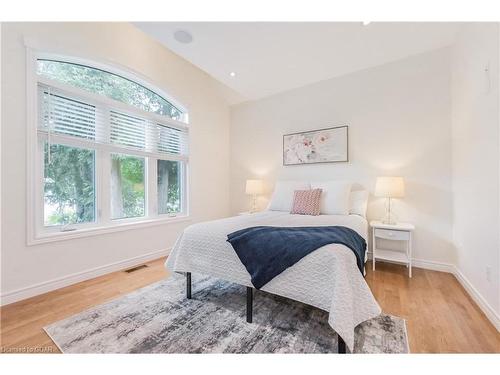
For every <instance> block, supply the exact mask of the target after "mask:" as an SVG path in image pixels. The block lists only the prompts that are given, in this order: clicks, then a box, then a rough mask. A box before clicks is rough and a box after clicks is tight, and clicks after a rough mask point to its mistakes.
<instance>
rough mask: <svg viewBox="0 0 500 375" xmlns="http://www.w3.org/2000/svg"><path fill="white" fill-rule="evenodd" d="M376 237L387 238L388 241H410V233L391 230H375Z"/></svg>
mask: <svg viewBox="0 0 500 375" xmlns="http://www.w3.org/2000/svg"><path fill="white" fill-rule="evenodd" d="M375 237H378V238H386V239H388V240H397V241H407V240H409V239H410V232H405V231H400V230H390V229H375Z"/></svg>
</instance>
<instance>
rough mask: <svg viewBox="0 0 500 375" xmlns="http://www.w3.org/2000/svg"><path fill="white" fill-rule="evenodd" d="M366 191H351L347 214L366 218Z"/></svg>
mask: <svg viewBox="0 0 500 375" xmlns="http://www.w3.org/2000/svg"><path fill="white" fill-rule="evenodd" d="M367 206H368V190H356V191H351V196H350V204H349V207H350V208H349V214H353V215H359V216H362V217H366V208H367Z"/></svg>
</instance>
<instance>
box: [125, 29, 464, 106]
mask: <svg viewBox="0 0 500 375" xmlns="http://www.w3.org/2000/svg"><path fill="white" fill-rule="evenodd" d="M135 25H136V26H137V27H138V28H140V29H141V30H143V31H144V32H146V33H147V34H149V35H150V36H151V37H153V38H155V39H156V40H158V41H159V42H160V43H162V44H163V45H165V46H166V47H167V48H169V49H170V50H172V51H174V52H175V53H177V54H178V55H180V56H182V57H183V58H185V59H186V60H188V61H190V62H191V63H192V64H194V65H196V66H198V67H199V68H200V69H202V70H204V71H206V72H207V73H208V74H210V75H211V76H213V77H214V78H215V79H217V80H218V81H220V82H222V83H224V84H225V85H227V86H228V87H230V88H231V89H233V90H234V91H235V92H236V93H238V94H239V95H238V96H237V98H236V99H234V98H233V100H232V101H233V103H234V102H238V101H243V100H252V99H259V98H262V97H265V96H269V95H273V94H276V93H279V92H282V91H286V90H290V89H293V88H297V87H301V86H305V85H307V84H311V83H314V82H318V81H322V80H326V79H329V78H333V77H337V76H341V75H345V74H348V73H352V72H355V71H358V70H362V69H366V68H369V67H373V66H377V65H382V64H385V63H388V62H391V61H395V60H398V59H402V58H405V57H408V56H411V55H415V54H419V53H423V52H426V51H431V50H434V49H438V48H442V47H445V46H448V45H450V44H452V43H453V40H454V36H455V34H456V32H457V29H458V27H459V24H458V23H389V22H387V23H386V22H375V23H369V24H368V25H364V24H363V23H361V22H328V23H306V22H297V23H278V22H276V23H261V22H257V23H232V22H229V23H228V22H180V23H179V22H158V23H157V22H152V23H147V22H144V23H135ZM179 30H181V31H187V32H188V34H190V35H191V36H192V41H191V42H190V43H182V42H179V41H178V40H176V39H175V38H174V33H175V32H176V31H179ZM188 36H189V35H188ZM181 37H184V38H185V37H186V35H185V34H183V35H181ZM181 39H182V38H181ZM188 39H189V38H188ZM184 41H185V40H184ZM232 73H234V74H232Z"/></svg>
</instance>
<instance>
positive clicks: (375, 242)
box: [372, 229, 377, 271]
mask: <svg viewBox="0 0 500 375" xmlns="http://www.w3.org/2000/svg"><path fill="white" fill-rule="evenodd" d="M372 238H373V246H372V271H375V248H376V247H377V240H376V239H375V229H373V230H372Z"/></svg>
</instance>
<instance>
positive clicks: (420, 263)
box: [368, 251, 455, 273]
mask: <svg viewBox="0 0 500 375" xmlns="http://www.w3.org/2000/svg"><path fill="white" fill-rule="evenodd" d="M368 259H372V253H371V251H370V252H369V253H368ZM383 262H388V263H396V264H399V263H398V262H389V261H386V260H384V261H383ZM411 263H412V266H413V267H416V268H424V269H426V270H432V271H440V272H448V273H455V266H454V265H453V264H450V263H443V262H436V261H433V260H424V259H415V258H413V259H412V261H411Z"/></svg>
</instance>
